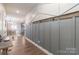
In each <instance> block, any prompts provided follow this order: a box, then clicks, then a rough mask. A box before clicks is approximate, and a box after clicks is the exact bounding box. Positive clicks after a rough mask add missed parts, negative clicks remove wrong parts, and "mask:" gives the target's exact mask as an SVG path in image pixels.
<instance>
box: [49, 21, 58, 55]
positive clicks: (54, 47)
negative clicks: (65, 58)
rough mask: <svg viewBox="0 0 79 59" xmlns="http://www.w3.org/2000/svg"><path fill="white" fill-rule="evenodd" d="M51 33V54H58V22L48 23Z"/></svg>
mask: <svg viewBox="0 0 79 59" xmlns="http://www.w3.org/2000/svg"><path fill="white" fill-rule="evenodd" d="M50 27H51V28H50V29H51V30H50V31H51V37H50V38H51V52H52V53H53V54H58V53H59V21H51V22H50Z"/></svg>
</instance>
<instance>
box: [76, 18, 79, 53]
mask: <svg viewBox="0 0 79 59" xmlns="http://www.w3.org/2000/svg"><path fill="white" fill-rule="evenodd" d="M76 54H79V17H76Z"/></svg>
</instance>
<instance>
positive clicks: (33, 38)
mask: <svg viewBox="0 0 79 59" xmlns="http://www.w3.org/2000/svg"><path fill="white" fill-rule="evenodd" d="M32 40H33V41H34V42H35V24H32Z"/></svg>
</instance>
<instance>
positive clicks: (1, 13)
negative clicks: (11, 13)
mask: <svg viewBox="0 0 79 59" xmlns="http://www.w3.org/2000/svg"><path fill="white" fill-rule="evenodd" d="M5 16H6V11H5V8H4V6H3V5H2V4H0V34H1V35H3V34H4V33H5V32H6V27H5Z"/></svg>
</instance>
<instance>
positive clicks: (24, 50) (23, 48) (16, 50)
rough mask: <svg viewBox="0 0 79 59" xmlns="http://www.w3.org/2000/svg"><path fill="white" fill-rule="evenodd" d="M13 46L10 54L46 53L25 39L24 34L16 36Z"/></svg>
mask: <svg viewBox="0 0 79 59" xmlns="http://www.w3.org/2000/svg"><path fill="white" fill-rule="evenodd" d="M12 43H13V47H11V48H10V49H9V51H8V55H46V53H44V52H43V51H41V50H40V49H39V48H37V47H36V46H34V45H33V44H32V43H30V42H28V41H27V40H26V39H23V37H22V36H20V37H16V38H15V39H14V40H13V41H12Z"/></svg>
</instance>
